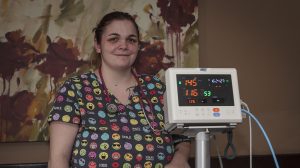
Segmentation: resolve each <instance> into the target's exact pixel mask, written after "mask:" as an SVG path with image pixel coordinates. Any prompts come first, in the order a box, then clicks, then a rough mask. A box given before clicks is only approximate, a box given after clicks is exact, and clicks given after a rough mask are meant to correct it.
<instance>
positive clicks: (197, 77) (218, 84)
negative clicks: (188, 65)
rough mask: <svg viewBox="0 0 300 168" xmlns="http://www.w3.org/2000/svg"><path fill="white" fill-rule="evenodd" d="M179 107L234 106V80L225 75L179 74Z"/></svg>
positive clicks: (177, 76)
mask: <svg viewBox="0 0 300 168" xmlns="http://www.w3.org/2000/svg"><path fill="white" fill-rule="evenodd" d="M176 78H177V79H176V80H177V91H178V104H179V106H234V98H233V91H232V80H231V76H230V75H224V74H220V75H219V74H213V75H212V74H177V75H176Z"/></svg>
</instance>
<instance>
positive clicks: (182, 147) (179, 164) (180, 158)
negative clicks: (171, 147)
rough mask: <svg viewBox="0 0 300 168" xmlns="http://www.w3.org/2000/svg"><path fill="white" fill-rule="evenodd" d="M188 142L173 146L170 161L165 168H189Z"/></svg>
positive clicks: (189, 145)
mask: <svg viewBox="0 0 300 168" xmlns="http://www.w3.org/2000/svg"><path fill="white" fill-rule="evenodd" d="M190 148H191V143H190V142H181V143H179V144H177V145H176V146H175V153H174V157H173V159H172V161H171V162H170V163H169V164H167V165H166V166H165V168H189V167H190V166H189V164H188V159H189V155H190Z"/></svg>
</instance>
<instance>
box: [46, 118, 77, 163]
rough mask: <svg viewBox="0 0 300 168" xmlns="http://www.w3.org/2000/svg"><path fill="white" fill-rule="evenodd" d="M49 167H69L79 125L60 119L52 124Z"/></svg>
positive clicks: (50, 129)
mask: <svg viewBox="0 0 300 168" xmlns="http://www.w3.org/2000/svg"><path fill="white" fill-rule="evenodd" d="M49 131H50V150H49V151H50V153H49V162H48V167H49V168H69V167H70V166H69V163H70V157H71V153H72V147H73V143H74V140H75V136H76V134H77V132H78V125H75V124H70V123H63V122H59V121H54V122H51V124H50V128H49Z"/></svg>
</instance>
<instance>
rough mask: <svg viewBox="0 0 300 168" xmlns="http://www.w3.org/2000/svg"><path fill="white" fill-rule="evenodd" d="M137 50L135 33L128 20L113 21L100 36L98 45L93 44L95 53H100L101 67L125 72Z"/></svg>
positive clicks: (137, 43) (134, 57)
mask: <svg viewBox="0 0 300 168" xmlns="http://www.w3.org/2000/svg"><path fill="white" fill-rule="evenodd" d="M138 48H139V40H138V35H137V31H136V29H135V27H134V25H133V23H132V22H130V21H128V20H114V21H112V22H111V23H110V24H108V25H107V26H106V27H105V29H104V31H103V34H102V37H101V41H100V44H99V43H96V42H95V49H96V52H97V53H101V59H102V66H108V67H110V68H113V69H118V70H125V69H128V68H130V67H131V65H132V64H133V63H134V61H135V59H136V57H137V53H138Z"/></svg>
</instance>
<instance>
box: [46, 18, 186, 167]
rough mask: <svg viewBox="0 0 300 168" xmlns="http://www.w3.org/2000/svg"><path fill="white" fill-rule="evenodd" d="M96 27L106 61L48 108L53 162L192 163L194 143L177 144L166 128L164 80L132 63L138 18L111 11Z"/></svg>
mask: <svg viewBox="0 0 300 168" xmlns="http://www.w3.org/2000/svg"><path fill="white" fill-rule="evenodd" d="M94 31H95V39H94V47H95V51H96V52H97V53H98V56H99V59H100V60H101V61H100V62H101V64H100V65H99V67H98V68H97V69H96V70H95V71H90V72H87V73H83V74H80V75H77V76H73V77H71V78H70V79H68V80H66V81H65V83H64V84H63V86H62V87H61V88H60V90H59V91H58V93H57V96H56V99H55V100H54V104H53V108H52V110H51V112H50V114H49V123H50V158H49V167H50V168H52V167H58V166H63V167H69V163H70V162H71V167H87V166H89V167H97V166H99V167H146V168H147V167H154V166H155V167H166V168H167V167H172V168H176V167H177V168H185V167H189V166H188V163H187V161H188V157H189V151H190V149H189V147H190V143H189V142H181V143H178V144H176V145H175V144H174V141H173V138H172V135H170V134H168V133H167V132H165V131H164V118H163V116H164V111H163V110H162V109H163V108H162V106H163V100H162V99H163V94H164V91H165V85H164V84H163V83H162V82H161V81H160V79H159V78H158V77H157V76H153V75H141V74H138V73H137V72H136V71H135V69H134V68H133V65H134V62H135V60H136V58H137V57H138V51H139V44H140V39H139V30H138V26H137V24H136V23H135V20H134V18H133V17H132V16H131V15H129V14H128V13H124V12H112V13H109V14H107V15H105V16H104V17H103V19H102V20H101V21H100V23H99V24H98V25H97V27H96V28H95V29H94ZM129 88H130V89H129ZM187 141H189V140H187ZM73 143H74V144H73ZM98 145H99V147H98ZM174 145H175V146H174ZM174 148H175V149H174Z"/></svg>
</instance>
